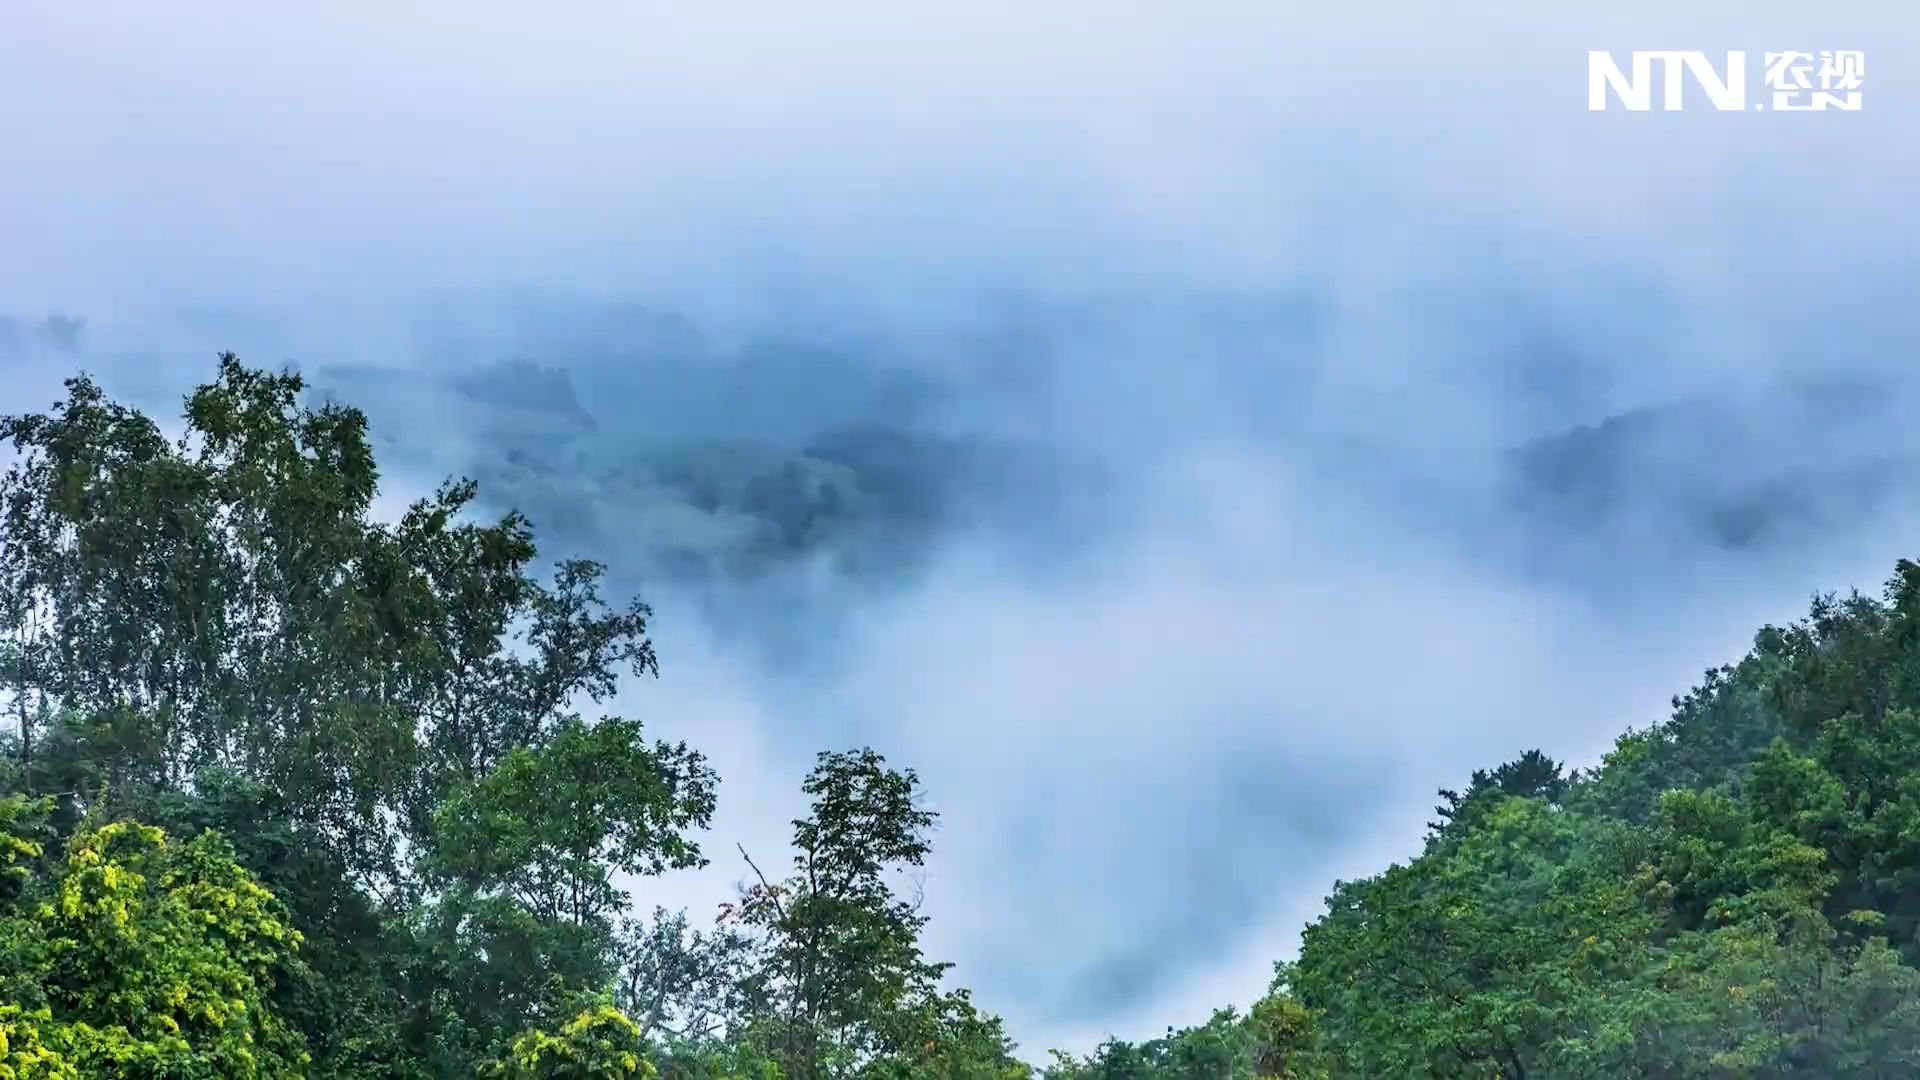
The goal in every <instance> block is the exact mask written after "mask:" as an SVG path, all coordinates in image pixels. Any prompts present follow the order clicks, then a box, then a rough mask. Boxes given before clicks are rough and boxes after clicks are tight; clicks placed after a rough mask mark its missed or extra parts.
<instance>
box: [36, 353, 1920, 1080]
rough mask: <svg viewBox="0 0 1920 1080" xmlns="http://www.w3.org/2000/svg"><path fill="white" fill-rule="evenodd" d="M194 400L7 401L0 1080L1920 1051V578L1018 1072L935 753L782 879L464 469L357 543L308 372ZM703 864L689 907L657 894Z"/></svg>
mask: <svg viewBox="0 0 1920 1080" xmlns="http://www.w3.org/2000/svg"><path fill="white" fill-rule="evenodd" d="M183 420H184V423H183V425H182V433H181V434H180V435H179V436H177V437H168V436H167V435H165V434H163V432H162V428H161V426H160V425H159V424H158V423H157V422H156V421H155V420H154V419H153V418H151V417H148V416H146V415H144V414H142V413H141V412H139V411H138V410H135V409H132V408H129V407H127V406H125V405H122V404H120V403H117V402H115V401H114V400H112V399H111V398H109V397H108V396H107V395H106V393H105V392H104V391H103V390H102V389H101V388H100V387H99V386H98V385H96V384H95V383H93V382H92V381H90V380H88V379H85V378H76V379H73V380H71V381H69V382H68V383H67V386H66V395H65V397H64V398H63V399H62V400H60V401H58V402H56V403H54V404H53V405H52V406H51V407H50V408H49V410H48V411H47V412H45V413H40V414H29V415H21V416H11V417H6V418H4V419H0V441H3V442H5V443H6V444H7V445H8V448H9V451H10V452H11V453H12V454H13V462H12V464H11V466H10V468H9V469H8V471H7V473H6V474H5V476H4V478H0V680H4V686H5V691H4V695H0V702H4V704H5V707H6V709H7V714H8V723H7V725H6V727H7V734H6V735H5V736H4V739H5V746H4V750H5V753H4V759H3V760H0V1078H12V1077H17V1078H27V1077H47V1078H53V1077H91V1076H113V1077H119V1076H124V1077H152V1078H161V1077H168V1078H173V1077H221V1078H224V1077H309V1076H310V1077H401V1078H406V1077H414V1078H439V1077H473V1076H499V1077H555V1078H559V1077H620V1076H634V1077H638V1076H660V1077H680V1078H688V1080H693V1078H714V1080H718V1078H723V1077H727V1078H735V1077H737V1078H742V1080H744V1078H749V1077H751V1078H756V1080H773V1078H783V1080H814V1078H829V1077H831V1078H862V1080H933V1078H949V1077H950V1078H967V1080H971V1078H981V1080H1000V1078H1004V1080H1013V1078H1017V1077H1036V1076H1044V1077H1051V1078H1054V1080H1075V1078H1093V1077H1100V1078H1107V1080H1118V1078H1137V1080H1159V1078H1173V1077H1182V1078H1216V1077H1217V1078H1223V1080H1224V1078H1234V1080H1238V1078H1250V1077H1291V1078H1309V1077H1322V1078H1335V1077H1402V1076H1405V1077H1421V1076H1425V1077H1489V1076H1491V1077H1502V1078H1508V1080H1519V1078H1523V1077H1569V1078H1584V1077H1595V1078H1598V1077H1617V1076H1647V1077H1671V1078H1681V1077H1688V1078H1691V1077H1700V1078H1717V1077H1754V1076H1759V1077H1764V1076H1787V1075H1807V1076H1822V1077H1896V1076H1911V1075H1914V1074H1915V1072H1916V1071H1920V968H1916V964H1920V565H1916V564H1914V563H1909V562H1902V563H1900V564H1899V565H1898V566H1897V567H1896V568H1895V571H1894V574H1893V577H1892V579H1891V581H1890V582H1889V583H1888V585H1887V588H1886V590H1885V591H1884V593H1883V594H1882V595H1880V596H1863V595H1859V594H1853V595H1848V596H1845V597H1823V598H1820V599H1818V600H1817V601H1816V602H1815V603H1814V605H1813V607H1812V610H1811V612H1810V614H1809V616H1808V617H1807V618H1806V619H1804V620H1802V621H1800V622H1797V623H1794V624H1792V625H1790V626H1786V627H1767V628H1763V629H1762V630H1761V631H1760V632H1759V634H1758V635H1756V637H1755V641H1754V646H1753V649H1752V650H1751V652H1750V653H1749V654H1748V655H1747V656H1745V657H1744V658H1742V659H1740V660H1739V661H1738V662H1736V663H1734V664H1731V665H1729V666H1726V667H1723V668H1719V669H1716V670H1713V671H1710V672H1708V673H1707V674H1706V676H1705V678H1704V679H1703V681H1702V683H1701V684H1700V685H1699V686H1698V687H1696V688H1694V689H1693V690H1691V691H1690V692H1689V693H1687V694H1686V695H1684V696H1682V697H1680V698H1677V699H1676V700H1675V702H1674V711H1673V714H1672V716H1671V717H1670V718H1669V719H1667V720H1666V721H1664V722H1661V723H1656V724H1653V725H1652V726H1649V727H1647V728H1645V729H1642V730H1637V731H1632V732H1629V733H1627V734H1625V735H1624V736H1622V737H1621V738H1620V739H1619V741H1618V742H1617V744H1616V745H1615V747H1614V749H1613V751H1612V752H1611V753H1610V754H1609V755H1607V757H1606V759H1605V760H1604V761H1603V762H1601V763H1600V764H1599V765H1598V766H1596V767H1594V768H1590V769H1570V768H1568V767H1566V766H1565V765H1564V764H1563V763H1561V762H1557V761H1554V760H1552V759H1550V758H1548V757H1547V756H1545V755H1543V754H1541V753H1540V752H1538V751H1528V752H1525V753H1521V754H1519V755H1518V756H1516V757H1515V758H1513V759H1512V760H1510V761H1508V762H1506V763H1504V764H1500V765H1498V766H1496V767H1493V768H1490V769H1486V770H1482V771H1479V772H1476V773H1474V774H1473V775H1472V776H1471V777H1470V778H1468V780H1469V782H1468V783H1467V784H1466V785H1465V786H1464V787H1463V788H1460V789H1456V790H1446V791H1443V792H1441V793H1440V803H1439V805H1438V806H1437V807H1436V815H1435V816H1436V820H1435V821H1434V823H1433V824H1432V825H1431V827H1430V830H1429V833H1428V835H1427V837H1426V838H1425V842H1424V848H1423V850H1422V851H1421V852H1420V853H1419V854H1418V855H1417V856H1416V857H1414V858H1412V859H1410V860H1409V861H1407V862H1406V863H1404V864H1396V865H1394V866H1391V867H1388V868H1387V869H1386V870H1385V871H1383V872H1382V873H1380V874H1378V875H1376V876H1374V877H1370V878H1366V879H1363V880H1360V881H1352V882H1341V883H1338V884H1337V885H1336V886H1335V888H1334V891H1333V894H1332V896H1331V897H1330V898H1329V900H1328V907H1327V911H1326V913H1325V914H1324V915H1323V916H1322V917H1321V918H1320V919H1319V920H1318V921H1316V922H1315V923H1314V924H1313V925H1311V926H1309V927H1307V928H1306V930H1305V932H1304V934H1303V938H1302V942H1301V948H1300V950H1299V953H1298V955H1297V957H1295V958H1294V959H1293V960H1291V961H1289V962H1286V963H1282V964H1280V965H1278V966H1277V967H1276V970H1275V977H1274V980H1273V984H1272V986H1271V988H1270V990H1269V992H1268V993H1267V994H1266V995H1265V996H1263V997H1261V998H1260V999H1259V1000H1258V1001H1256V1002H1253V1003H1252V1004H1250V1005H1248V1006H1246V1007H1245V1008H1244V1009H1243V1008H1237V1007H1236V1008H1223V1009H1221V1010H1220V1011H1218V1012H1216V1013H1215V1014H1214V1015H1213V1016H1212V1017H1211V1018H1208V1019H1207V1020H1206V1021H1205V1022H1203V1023H1199V1024H1196V1025H1195V1026H1193V1027H1190V1028H1186V1029H1181V1030H1175V1031H1169V1032H1167V1033H1166V1034H1165V1035H1164V1036H1163V1037H1161V1038H1157V1039H1151V1040H1146V1041H1143V1042H1130V1041H1124V1040H1119V1039H1111V1040H1109V1041H1108V1042H1106V1043H1105V1044H1103V1045H1101V1046H1100V1047H1099V1048H1097V1049H1096V1050H1095V1051H1093V1052H1092V1053H1091V1054H1088V1055H1084V1056H1076V1055H1071V1054H1062V1053H1055V1054H1053V1055H1052V1058H1051V1060H1050V1061H1049V1062H1047V1063H1046V1064H1044V1065H1035V1064H1031V1063H1028V1062H1025V1061H1023V1060H1021V1058H1020V1057H1019V1056H1018V1054H1017V1053H1016V1048H1015V1047H1014V1046H1013V1045H1012V1044H1011V1042H1010V1041H1009V1040H1008V1038H1007V1036H1006V1034H1005V1032H1004V1030H1003V1028H1002V1025H1001V1022H1000V1021H999V1019H998V1018H996V1017H995V1016H993V1015H991V1014H989V1013H987V1012H984V1011H982V1010H981V1009H980V1008H978V1007H977V1006H976V1005H975V1004H974V1003H973V1001H972V998H971V996H970V995H969V994H968V992H967V991H965V990H964V989H959V988H957V987H955V986H954V985H953V984H952V980H951V979H950V978H949V966H948V965H946V964H944V963H941V962H939V961H938V960H935V959H932V958H929V957H928V956H926V955H925V954H924V953H923V951H922V947H921V936H922V931H923V930H924V928H925V925H926V917H925V916H924V915H923V914H922V913H921V911H920V908H919V906H918V904H917V902H916V898H915V897H914V896H913V895H911V892H910V891H903V890H902V889H900V888H899V882H900V881H901V879H902V872H903V871H911V870H913V869H915V868H917V867H920V866H922V865H923V864H924V863H925V862H926V861H927V860H928V859H929V858H931V857H932V847H931V836H932V832H933V828H934V825H935V823H936V819H935V816H934V814H933V813H932V812H931V811H930V810H928V809H927V808H926V806H925V802H924V799H923V794H924V793H923V790H922V785H921V782H920V780H919V778H918V777H917V776H916V774H915V773H914V772H913V771H912V770H911V769H909V768H904V767H900V766H897V765H895V764H893V763H890V762H889V761H887V760H886V759H885V758H884V757H882V756H881V755H880V754H878V753H876V752H874V751H873V750H871V749H866V748H855V749H849V750H844V751H830V752H826V753H822V754H820V755H819V756H818V758H817V759H816V761H815V765H814V768H813V769H812V771H811V772H810V773H809V774H808V775H807V776H806V777H804V778H803V779H802V780H801V790H802V792H803V794H804V795H805V796H806V797H807V799H808V801H809V805H808V810H807V811H806V813H805V814H804V816H802V817H801V818H800V819H798V820H796V821H795V822H793V828H792V837H791V851H792V857H791V860H790V861H787V862H785V863H784V864H783V863H780V862H776V861H774V860H773V859H772V858H771V857H769V855H767V854H763V855H762V856H761V859H760V860H758V861H756V860H755V859H754V857H753V855H752V853H749V852H746V851H744V850H742V851H738V852H726V853H715V852H711V851H709V850H708V845H709V844H711V840H710V839H709V838H708V836H707V833H706V826H707V825H708V823H709V822H710V821H711V819H712V816H713V813H714V810H715V807H716V805H717V800H718V799H719V798H720V797H721V793H722V787H721V778H720V777H719V776H717V775H716V774H715V772H714V770H713V769H712V767H711V766H710V765H709V764H708V762H707V760H706V759H705V758H704V757H703V756H702V755H701V753H700V752H699V750H698V749H697V748H696V747H693V746H689V745H687V744H684V743H679V742H665V741H660V740H656V739H652V738H650V737H649V735H648V734H647V732H646V729H645V728H644V726H643V724H642V723H641V722H640V721H638V720H634V719H632V718H628V717H622V716H614V715H605V714H604V713H602V712H601V711H600V707H601V706H603V705H604V704H605V703H606V702H608V701H610V700H611V698H612V696H613V692H614V690H615V688H616V687H617V686H618V685H619V683H620V682H621V680H623V679H627V678H632V677H636V676H643V677H652V676H656V675H659V674H660V672H661V663H660V660H659V658H658V657H657V656H656V655H655V652H654V649H653V645H652V643H651V641H650V639H649V637H648V632H649V626H650V621H651V619H652V617H653V616H652V612H651V611H650V610H649V609H648V608H647V607H646V605H644V604H643V603H640V602H639V601H637V600H636V601H622V600H619V599H617V598H609V597H607V596H605V595H603V592H604V589H603V587H604V583H605V573H604V569H603V567H602V566H601V565H600V564H598V563H595V562H591V561H584V560H543V559H542V557H541V555H540V552H539V550H538V548H537V547H536V544H535V535H534V530H533V528H532V525H531V524H530V522H529V521H528V520H527V519H526V518H525V517H523V516H522V515H520V514H519V513H507V514H505V515H504V516H500V517H498V518H494V519H483V518H482V517H481V516H480V515H479V514H478V513H477V512H476V506H477V505H478V504H477V503H476V501H475V500H476V488H475V486H474V485H473V484H472V483H470V482H468V481H464V480H461V481H450V482H448V483H447V484H445V485H443V486H442V487H441V488H439V489H438V490H437V491H436V492H435V493H434V494H433V495H432V496H430V497H428V498H426V499H423V500H420V501H418V502H416V503H415V504H413V505H412V506H411V507H409V508H408V509H407V510H406V511H405V512H404V513H402V514H400V515H399V516H398V517H397V518H395V519H393V520H381V519H380V518H378V517H377V516H376V515H375V514H374V511H373V507H374V500H375V496H376V494H377V493H378V489H379V482H380V472H379V469H378V467H377V465H376V462H375V460H374V454H373V452H372V449H371V443H370V440H369V433H368V430H367V421H366V418H365V416H364V415H363V414H362V413H360V412H359V411H357V410H356V409H354V408H352V407H351V406H350V405H347V404H344V403H340V402H334V401H327V402H324V403H318V404H316V403H314V402H313V401H312V400H311V396H310V395H308V394H306V393H305V387H304V385H303V383H302V381H301V379H300V378H299V377H298V376H297V375H294V374H291V373H275V372H271V371H266V370H261V369H256V368H251V367H248V366H247V365H245V364H243V363H241V362H240V361H239V360H238V359H237V358H235V357H232V356H225V357H222V358H221V360H220V362H219V367H218V370H217V373H216V375H215V377H214V379H213V380H212V381H211V382H210V383H208V384H207V385H205V386H202V387H200V388H198V389H197V390H195V391H194V392H193V393H192V394H191V395H190V396H189V397H188V398H187V400H186V403H185V411H184V417H183ZM668 677H670V672H669V675H668ZM722 855H724V857H728V858H732V857H733V856H735V855H738V856H740V857H741V858H740V860H739V861H740V867H741V872H742V880H743V885H742V886H741V889H740V892H739V895H738V896H737V898H736V899H735V900H734V901H733V902H732V903H730V904H728V905H726V906H725V907H723V908H722V909H721V910H720V911H719V912H718V913H716V915H715V917H714V918H712V919H707V918H704V917H702V918H689V916H688V915H687V913H684V912H669V911H665V910H659V909H653V910H647V909H645V908H643V907H642V906H641V905H640V904H639V903H638V900H639V898H641V897H644V895H645V892H646V888H645V885H646V880H647V879H648V878H650V877H653V876H656V875H662V874H670V873H674V872H675V871H680V870H685V869H687V868H690V867H695V866H699V865H702V864H704V863H706V861H707V860H708V859H710V858H714V857H722ZM1275 872H1276V873H1281V872H1283V871H1280V870H1278V869H1276V871H1275ZM1032 962H1034V963H1045V962H1047V961H1046V958H1044V957H1035V958H1032Z"/></svg>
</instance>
